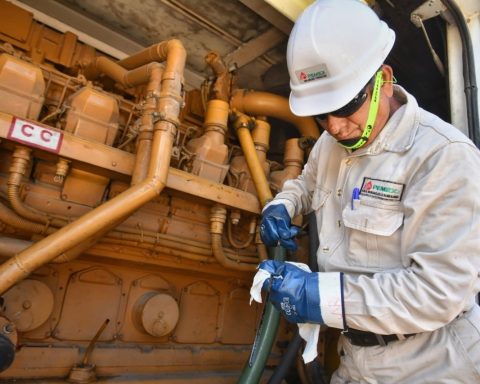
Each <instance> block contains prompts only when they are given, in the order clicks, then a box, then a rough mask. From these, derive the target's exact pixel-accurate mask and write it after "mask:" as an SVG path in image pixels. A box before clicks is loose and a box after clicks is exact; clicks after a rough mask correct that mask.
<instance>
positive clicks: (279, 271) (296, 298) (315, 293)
mask: <svg viewBox="0 0 480 384" xmlns="http://www.w3.org/2000/svg"><path fill="white" fill-rule="evenodd" d="M259 268H260V269H264V270H265V271H267V272H270V274H271V278H270V279H267V280H265V282H264V283H263V289H264V290H266V291H269V292H270V295H269V300H270V301H271V302H272V304H273V305H274V306H275V308H277V309H278V310H279V311H280V312H281V313H282V314H283V316H285V318H286V319H287V321H289V322H291V323H315V324H325V322H324V321H323V318H322V312H321V309H320V289H319V285H318V282H319V280H318V279H319V277H320V274H319V273H317V272H306V271H304V270H302V269H301V268H298V267H297V266H295V265H293V264H290V263H285V262H282V261H277V260H265V261H262V262H261V263H260V266H259Z"/></svg>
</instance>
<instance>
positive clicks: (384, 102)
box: [316, 66, 392, 147]
mask: <svg viewBox="0 0 480 384" xmlns="http://www.w3.org/2000/svg"><path fill="white" fill-rule="evenodd" d="M385 67H386V66H385ZM387 72H388V71H387ZM384 73H385V69H384ZM386 75H387V77H388V75H389V74H388V73H387V74H386ZM366 94H367V96H366V99H365V101H364V102H363V103H362V104H361V105H360V106H359V108H358V109H357V110H355V111H354V112H353V113H351V114H350V115H347V116H338V115H336V114H335V113H333V114H327V115H326V117H324V118H323V119H316V120H317V121H318V122H319V123H320V125H321V126H322V128H323V129H325V130H326V131H327V132H328V133H330V135H332V136H333V137H334V138H335V139H336V140H337V141H340V142H341V141H344V140H353V142H356V141H357V140H358V139H359V138H360V137H361V136H362V133H363V131H364V129H365V124H366V122H367V118H368V112H369V108H370V102H371V97H372V86H371V85H368V86H367V88H366ZM391 94H392V85H391V83H385V84H383V85H382V87H381V89H380V103H379V106H378V113H377V118H376V120H375V124H374V126H373V130H372V133H371V134H370V137H369V139H368V141H367V142H366V143H365V145H364V147H365V146H367V145H369V144H370V143H372V142H373V140H374V139H375V138H376V137H377V136H378V134H379V133H380V131H381V130H382V128H383V127H384V126H385V124H386V122H387V121H388V118H389V114H390V105H389V98H390V97H391ZM389 95H390V96H389Z"/></svg>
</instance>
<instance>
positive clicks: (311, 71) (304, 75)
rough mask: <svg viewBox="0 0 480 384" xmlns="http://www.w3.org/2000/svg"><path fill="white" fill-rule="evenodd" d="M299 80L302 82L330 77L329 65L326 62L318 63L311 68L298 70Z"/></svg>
mask: <svg viewBox="0 0 480 384" xmlns="http://www.w3.org/2000/svg"><path fill="white" fill-rule="evenodd" d="M296 74H297V77H298V80H300V82H302V83H308V82H309V81H313V80H318V79H322V78H324V77H328V71H327V66H326V65H325V64H318V65H315V66H313V67H310V68H304V69H300V70H298V71H296Z"/></svg>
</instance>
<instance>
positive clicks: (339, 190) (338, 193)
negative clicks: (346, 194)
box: [337, 189, 343, 197]
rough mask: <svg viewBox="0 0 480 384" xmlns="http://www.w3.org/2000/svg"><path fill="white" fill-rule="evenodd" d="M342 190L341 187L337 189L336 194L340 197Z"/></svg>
mask: <svg viewBox="0 0 480 384" xmlns="http://www.w3.org/2000/svg"><path fill="white" fill-rule="evenodd" d="M342 193H343V191H342V190H341V189H337V196H338V197H340V196H342Z"/></svg>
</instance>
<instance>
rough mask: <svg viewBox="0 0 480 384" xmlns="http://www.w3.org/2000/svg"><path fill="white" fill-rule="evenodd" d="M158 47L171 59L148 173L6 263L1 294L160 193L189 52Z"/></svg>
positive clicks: (164, 45) (0, 268)
mask: <svg viewBox="0 0 480 384" xmlns="http://www.w3.org/2000/svg"><path fill="white" fill-rule="evenodd" d="M155 47H159V49H160V47H161V53H162V55H161V57H160V58H159V59H162V60H165V59H166V60H167V63H166V68H168V69H169V70H168V71H165V72H164V73H163V77H162V87H161V96H163V97H161V98H160V102H159V112H160V114H159V115H160V116H159V119H160V120H159V121H158V122H157V123H156V124H155V126H154V134H153V145H152V156H151V159H150V165H149V170H148V174H147V178H146V179H145V180H144V181H142V182H141V183H139V184H137V185H135V186H133V187H131V188H130V189H128V190H126V191H124V192H123V193H121V194H120V195H118V196H116V197H115V198H113V199H112V200H109V201H108V202H106V203H105V204H103V205H101V206H100V207H98V208H96V209H94V210H93V211H90V212H88V213H87V214H85V215H84V216H82V217H80V218H79V219H78V220H76V221H75V222H73V223H70V224H68V225H67V226H65V227H63V228H61V229H59V230H58V231H57V232H55V233H53V234H52V235H50V236H48V237H46V238H45V239H43V240H40V241H39V242H37V243H35V244H34V245H32V246H31V247H30V248H28V249H26V250H25V251H23V252H21V253H19V254H18V255H16V256H15V257H13V258H11V259H9V260H8V261H6V262H5V263H4V264H2V265H1V266H0V276H1V278H0V294H2V293H3V292H5V291H6V290H7V289H8V288H10V287H11V286H13V285H14V284H15V283H17V282H18V281H20V280H21V279H23V278H25V277H27V276H28V275H29V274H30V273H31V272H32V271H34V270H36V269H37V268H39V267H40V266H42V265H44V264H46V263H48V262H49V261H51V260H53V259H54V258H55V257H57V256H58V255H60V254H62V253H63V252H66V251H68V250H70V249H72V248H74V247H75V246H77V245H79V244H81V243H82V242H84V241H87V240H88V239H91V238H93V237H94V236H95V235H98V234H101V233H105V232H107V231H109V230H111V229H112V228H114V227H116V226H117V225H118V224H119V223H120V222H122V221H123V220H124V219H125V218H127V217H128V216H129V215H131V214H132V213H133V212H135V211H136V210H137V209H138V208H140V207H141V206H142V205H144V204H145V203H147V202H148V201H150V200H152V199H153V198H155V197H156V196H158V195H159V194H160V192H161V191H162V190H163V188H164V187H165V184H166V180H167V175H168V170H169V165H170V157H171V152H172V147H173V143H174V137H175V132H176V126H177V125H178V115H179V112H180V103H181V88H182V76H183V69H184V66H185V60H186V52H185V49H183V46H181V43H180V44H179V42H178V41H176V42H175V43H174V44H171V43H170V42H168V41H167V42H163V43H160V44H157V45H156V46H155ZM169 47H172V48H171V49H169ZM135 56H136V55H134V57H135ZM126 60H128V59H126ZM140 65H141V64H140Z"/></svg>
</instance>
